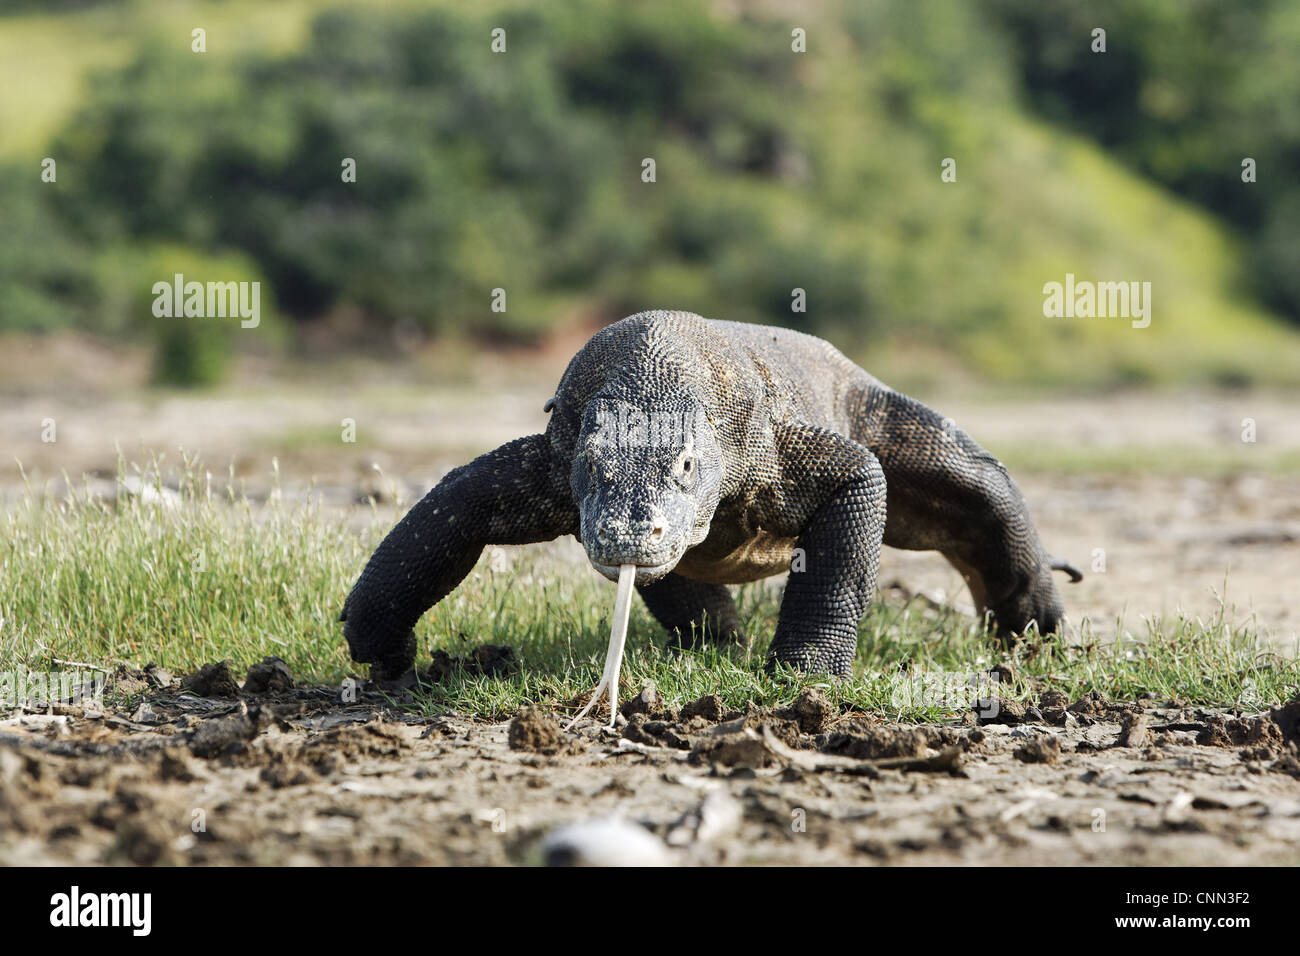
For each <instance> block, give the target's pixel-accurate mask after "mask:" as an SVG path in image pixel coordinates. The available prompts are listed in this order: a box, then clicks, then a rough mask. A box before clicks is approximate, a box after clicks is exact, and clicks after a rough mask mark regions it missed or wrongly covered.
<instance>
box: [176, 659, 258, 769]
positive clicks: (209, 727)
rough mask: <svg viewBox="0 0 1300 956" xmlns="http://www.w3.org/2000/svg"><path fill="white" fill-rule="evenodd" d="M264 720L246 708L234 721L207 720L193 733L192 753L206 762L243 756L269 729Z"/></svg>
mask: <svg viewBox="0 0 1300 956" xmlns="http://www.w3.org/2000/svg"><path fill="white" fill-rule="evenodd" d="M228 673H229V671H227V674H228ZM263 716H264V715H263V714H261V713H260V712H257V713H253V712H250V711H248V710H247V709H246V708H245V709H244V710H242V711H241V712H240V713H238V714H234V715H232V716H230V717H214V718H212V719H211V720H205V721H204V722H203V723H201V724H199V725H198V727H196V728H195V729H194V730H193V731H192V732H191V733H190V738H189V741H188V743H189V748H190V753H192V754H194V756H196V757H202V758H203V759H205V760H210V759H212V758H213V757H220V756H231V755H234V754H236V753H240V752H241V751H243V749H244V745H245V744H246V743H247V742H248V741H250V740H252V739H253V738H254V737H256V736H257V735H258V734H259V733H261V732H262V730H263V729H264V728H265V726H266V724H265V723H264V721H263V719H262V718H263Z"/></svg>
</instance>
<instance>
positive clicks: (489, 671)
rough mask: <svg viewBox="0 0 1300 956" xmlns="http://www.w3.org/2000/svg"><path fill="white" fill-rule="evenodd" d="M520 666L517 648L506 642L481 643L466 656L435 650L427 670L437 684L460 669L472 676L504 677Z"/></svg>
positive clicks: (430, 678)
mask: <svg viewBox="0 0 1300 956" xmlns="http://www.w3.org/2000/svg"><path fill="white" fill-rule="evenodd" d="M518 666H519V661H518V659H517V658H516V657H515V649H514V648H513V647H510V646H508V645H506V644H480V645H479V646H478V647H476V648H474V649H473V650H471V651H470V652H469V653H468V654H466V655H465V656H464V657H452V656H451V655H450V654H448V653H447V652H446V651H434V652H433V660H432V662H431V663H430V664H429V670H428V671H427V672H426V674H427V675H428V678H429V680H431V681H433V682H434V683H435V684H439V683H442V682H443V681H445V680H447V679H448V678H449V677H451V676H452V675H453V674H455V673H456V672H457V671H458V670H463V671H464V672H465V673H466V674H468V675H470V676H472V677H504V676H505V675H506V674H509V673H510V672H511V671H513V670H515V669H516V668H517V667H518Z"/></svg>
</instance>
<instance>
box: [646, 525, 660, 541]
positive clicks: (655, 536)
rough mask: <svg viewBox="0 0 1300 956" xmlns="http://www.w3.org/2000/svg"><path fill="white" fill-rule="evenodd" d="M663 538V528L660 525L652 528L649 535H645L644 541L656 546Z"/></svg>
mask: <svg viewBox="0 0 1300 956" xmlns="http://www.w3.org/2000/svg"><path fill="white" fill-rule="evenodd" d="M663 538H664V526H663V525H661V524H657V525H655V526H654V527H653V528H651V529H650V533H649V534H647V535H646V540H647V541H649V542H650V543H651V544H658V543H659V542H660V541H662V540H663Z"/></svg>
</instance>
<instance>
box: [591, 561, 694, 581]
mask: <svg viewBox="0 0 1300 956" xmlns="http://www.w3.org/2000/svg"><path fill="white" fill-rule="evenodd" d="M589 560H590V559H589ZM678 560H679V559H678V558H673V559H671V560H669V561H664V562H663V563H661V564H638V565H636V583H637V584H639V585H640V584H653V583H654V582H656V581H658V580H659V579H660V578H662V577H664V575H666V574H668V572H670V571H671V570H672V569H673V568H675V567H676V566H677V561H678ZM591 566H592V567H593V568H595V569H596V570H597V571H599V572H600V573H601V574H603V575H604V576H605V577H607V578H609V579H610V580H611V581H615V582H617V581H618V565H616V564H601V563H599V562H598V561H592V562H591Z"/></svg>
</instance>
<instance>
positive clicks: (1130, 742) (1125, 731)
mask: <svg viewBox="0 0 1300 956" xmlns="http://www.w3.org/2000/svg"><path fill="white" fill-rule="evenodd" d="M1147 724H1148V721H1147V717H1146V715H1145V714H1126V715H1125V717H1124V722H1123V723H1122V724H1121V725H1120V731H1119V740H1117V741H1116V742H1115V746H1117V747H1145V746H1146V745H1147V743H1148V741H1150V739H1151V734H1150V733H1149V732H1148V730H1147Z"/></svg>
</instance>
